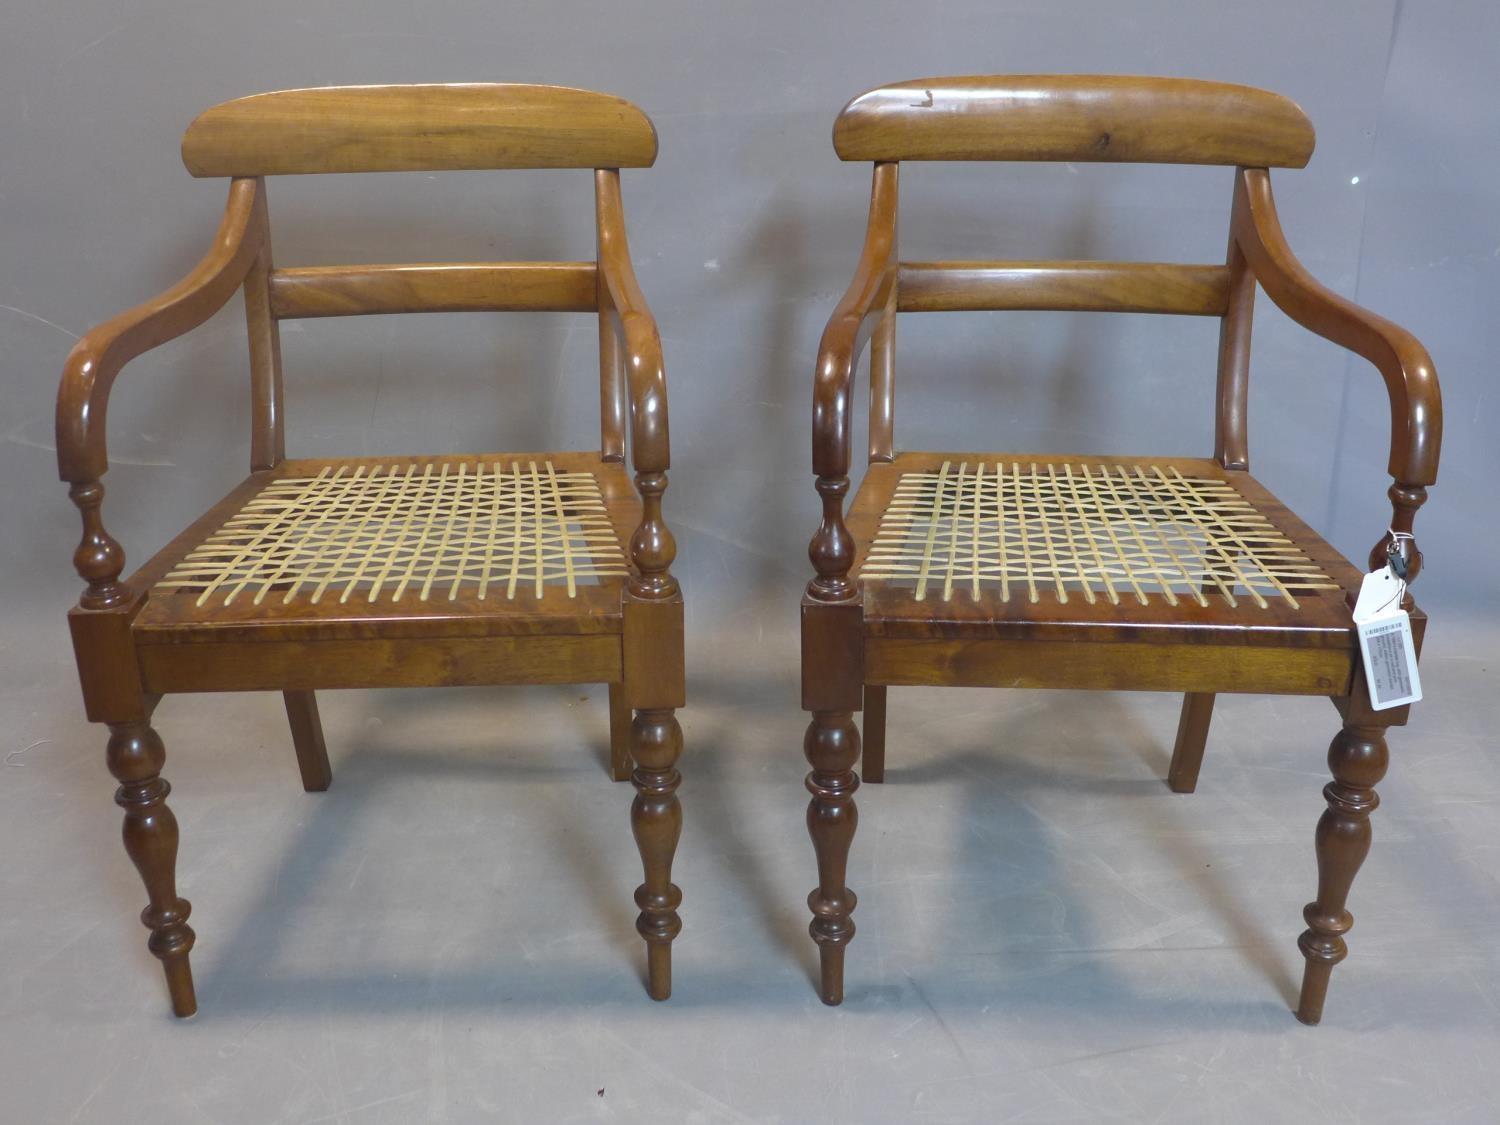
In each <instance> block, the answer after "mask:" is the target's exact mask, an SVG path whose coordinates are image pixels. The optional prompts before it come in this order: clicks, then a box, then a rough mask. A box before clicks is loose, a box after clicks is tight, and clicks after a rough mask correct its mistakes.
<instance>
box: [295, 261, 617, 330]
mask: <svg viewBox="0 0 1500 1125" xmlns="http://www.w3.org/2000/svg"><path fill="white" fill-rule="evenodd" d="M594 275H595V268H594V263H593V262H463V263H454V264H436V265H418V264H413V265H378V266H319V267H308V268H299V269H283V270H276V271H275V272H274V273H273V274H272V275H271V311H272V312H273V313H274V314H275V315H276V317H277V318H278V319H281V320H294V319H297V318H299V317H321V316H360V315H364V314H367V313H415V312H592V311H593V310H594V309H595V308H597V307H598V305H597V300H598V297H597V293H596V282H595V278H594Z"/></svg>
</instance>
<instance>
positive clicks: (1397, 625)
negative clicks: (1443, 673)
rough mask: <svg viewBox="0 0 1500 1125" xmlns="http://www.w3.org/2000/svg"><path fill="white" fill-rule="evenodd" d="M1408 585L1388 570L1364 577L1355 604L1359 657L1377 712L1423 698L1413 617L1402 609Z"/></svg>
mask: <svg viewBox="0 0 1500 1125" xmlns="http://www.w3.org/2000/svg"><path fill="white" fill-rule="evenodd" d="M1404 593H1406V583H1405V582H1403V581H1401V579H1400V578H1398V577H1396V573H1395V571H1393V570H1392V569H1391V568H1390V567H1389V566H1384V567H1381V568H1380V569H1379V570H1377V571H1373V572H1371V573H1370V574H1367V575H1365V577H1364V581H1363V582H1361V583H1360V586H1359V597H1358V598H1357V599H1355V602H1354V627H1355V629H1356V630H1357V631H1358V632H1359V654H1360V657H1361V658H1362V659H1361V663H1363V664H1364V668H1365V683H1366V685H1367V686H1368V687H1369V689H1370V706H1371V707H1373V708H1374V709H1375V710H1377V711H1384V710H1385V709H1386V708H1388V707H1399V706H1401V705H1402V704H1403V703H1415V702H1417V700H1419V699H1421V698H1422V681H1421V680H1420V679H1419V678H1418V676H1417V650H1416V646H1415V645H1414V644H1413V643H1412V639H1411V617H1410V615H1409V614H1408V613H1407V612H1406V610H1404V609H1402V608H1401V596H1402V595H1403V594H1404Z"/></svg>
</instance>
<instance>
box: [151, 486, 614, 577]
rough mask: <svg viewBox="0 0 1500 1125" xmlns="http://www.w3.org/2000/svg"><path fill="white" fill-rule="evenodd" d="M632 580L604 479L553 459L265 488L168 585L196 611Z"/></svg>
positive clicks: (192, 553) (185, 560) (196, 551)
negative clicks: (191, 600)
mask: <svg viewBox="0 0 1500 1125" xmlns="http://www.w3.org/2000/svg"><path fill="white" fill-rule="evenodd" d="M626 574H628V568H627V565H626V560H625V554H624V551H623V549H622V547H621V545H620V541H619V538H618V536H617V534H616V531H615V529H614V527H613V526H612V523H611V520H610V516H609V512H608V510H607V508H606V505H605V502H604V497H603V495H602V494H601V492H600V488H599V481H598V479H597V478H596V477H595V476H594V474H593V473H590V472H582V471H559V470H558V469H557V468H556V467H555V466H554V464H553V462H552V461H551V460H540V461H538V460H536V459H516V460H504V459H483V460H475V461H471V462H465V461H460V462H458V463H456V464H452V463H447V462H444V463H438V464H434V463H427V464H419V463H416V462H407V463H404V464H403V463H376V464H359V463H346V464H340V465H337V466H334V465H329V466H326V467H324V468H323V469H322V470H320V471H319V472H318V473H316V475H313V476H294V477H284V478H280V479H277V480H274V481H272V482H271V483H269V484H268V485H267V486H266V488H265V489H264V490H262V491H261V492H259V493H257V494H256V495H255V496H254V497H252V498H251V499H250V500H249V501H248V502H247V503H245V505H244V506H243V507H242V508H240V509H239V511H237V512H236V513H235V514H234V515H232V516H231V517H230V518H229V519H228V520H227V521H226V522H225V523H224V524H223V525H222V526H221V527H219V529H218V530H216V531H214V532H213V533H212V534H211V535H209V536H208V538H207V539H206V540H204V541H203V542H202V543H201V544H199V545H198V546H196V547H194V548H193V549H191V550H190V551H189V552H188V553H187V555H186V556H185V557H183V558H182V559H181V560H180V561H179V562H178V563H177V564H176V565H175V566H174V567H173V568H172V569H171V571H170V572H169V573H168V574H167V576H166V577H165V578H164V579H162V580H161V581H160V582H159V583H158V584H157V585H158V588H161V589H168V590H176V591H183V592H190V593H191V592H196V593H197V594H198V597H197V599H196V605H198V606H204V605H215V604H217V605H224V606H229V605H233V604H234V603H235V602H236V601H237V600H241V599H244V600H249V601H250V602H252V603H253V604H255V605H259V604H261V603H262V602H264V601H267V600H270V601H272V602H273V603H278V604H281V605H288V604H291V603H293V602H294V601H297V600H299V599H300V600H305V601H306V602H308V603H311V604H317V603H319V602H321V601H323V600H325V599H326V600H337V601H338V602H341V603H343V602H348V601H350V600H351V599H363V600H366V601H368V602H376V601H389V602H394V601H397V600H399V599H401V598H403V597H404V596H415V597H416V598H417V599H418V600H420V601H428V600H444V599H446V600H448V601H455V600H457V599H458V597H459V595H460V592H463V593H465V594H469V595H472V596H474V597H477V598H478V599H480V600H483V599H485V598H486V597H497V598H506V599H515V598H517V597H518V596H530V597H533V598H540V597H541V596H542V593H543V590H544V588H545V587H547V586H549V585H565V586H566V588H567V594H568V597H570V598H571V597H574V596H575V595H576V593H577V589H578V587H579V585H581V584H594V583H597V582H598V581H599V580H600V579H604V578H615V577H623V576H625V575H626Z"/></svg>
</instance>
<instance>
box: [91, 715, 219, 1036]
mask: <svg viewBox="0 0 1500 1125" xmlns="http://www.w3.org/2000/svg"><path fill="white" fill-rule="evenodd" d="M109 731H110V738H109V755H108V762H109V772H110V773H111V774H113V775H114V776H115V778H116V780H118V781H119V782H120V788H119V790H118V791H117V792H116V793H115V803H116V804H118V805H119V806H120V807H121V808H123V809H124V810H125V824H124V829H123V833H122V834H123V836H124V840H125V851H126V852H127V853H128V854H129V856H130V859H131V862H133V863H134V864H135V867H136V870H137V871H139V872H140V874H141V881H142V882H143V883H145V884H146V897H147V900H148V901H147V906H146V909H145V910H144V911H143V912H142V913H141V921H142V922H144V923H145V924H146V927H147V928H148V929H149V930H150V931H151V937H150V940H149V941H148V942H147V948H149V949H150V950H151V952H152V953H154V954H155V955H156V956H157V957H159V958H160V959H161V963H162V967H163V968H164V969H165V970H166V974H167V988H168V990H169V991H170V992H171V994H172V1011H173V1012H175V1013H176V1014H177V1015H179V1016H190V1015H192V1014H193V1013H194V1012H196V1011H197V1010H198V1001H197V999H196V998H195V997H194V994H193V970H192V968H191V966H190V965H189V964H188V952H189V951H190V950H191V949H192V948H193V940H194V937H193V930H192V927H190V926H189V925H188V924H187V920H188V914H189V912H190V911H191V909H192V907H191V906H190V905H189V904H188V901H187V899H184V898H179V897H178V895H177V874H176V872H177V818H176V817H175V816H173V815H172V810H171V809H170V808H168V807H167V794H168V793H170V792H171V791H172V787H171V786H170V785H168V784H167V782H166V779H165V778H163V777H162V776H161V768H162V765H163V763H164V762H165V761H166V750H165V749H164V748H163V746H162V742H161V736H160V735H158V734H157V733H156V731H155V730H153V729H152V727H151V726H150V725H149V724H147V723H144V722H134V723H112V724H110V728H109Z"/></svg>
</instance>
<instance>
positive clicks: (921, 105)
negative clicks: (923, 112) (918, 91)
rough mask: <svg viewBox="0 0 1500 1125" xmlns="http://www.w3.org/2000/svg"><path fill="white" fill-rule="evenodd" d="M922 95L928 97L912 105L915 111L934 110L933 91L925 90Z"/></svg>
mask: <svg viewBox="0 0 1500 1125" xmlns="http://www.w3.org/2000/svg"><path fill="white" fill-rule="evenodd" d="M922 93H923V94H925V95H926V97H925V98H924V99H923V100H922V101H920V102H912V103H911V107H912V108H913V109H931V108H932V91H931V90H923V91H922Z"/></svg>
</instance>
